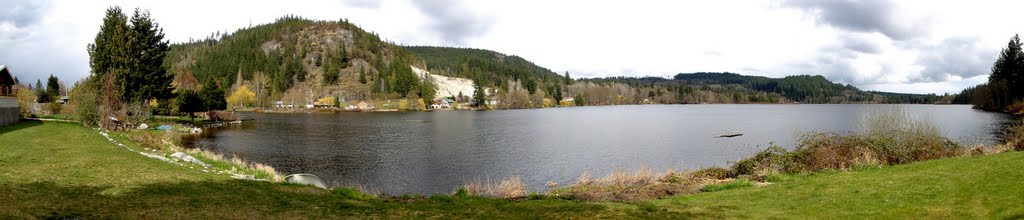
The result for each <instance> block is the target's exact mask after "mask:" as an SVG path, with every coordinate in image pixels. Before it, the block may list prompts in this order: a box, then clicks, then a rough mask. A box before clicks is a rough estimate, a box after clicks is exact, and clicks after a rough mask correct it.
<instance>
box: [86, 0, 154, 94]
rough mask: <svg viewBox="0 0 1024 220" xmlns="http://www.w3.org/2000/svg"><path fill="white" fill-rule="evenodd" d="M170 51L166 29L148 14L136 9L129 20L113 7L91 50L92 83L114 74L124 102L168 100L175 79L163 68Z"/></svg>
mask: <svg viewBox="0 0 1024 220" xmlns="http://www.w3.org/2000/svg"><path fill="white" fill-rule="evenodd" d="M129 21H130V22H131V23H130V24H129ZM168 50H170V47H169V46H168V42H167V41H164V34H163V29H161V28H160V27H159V26H158V25H157V23H156V22H154V21H153V19H152V18H150V14H149V12H143V11H141V10H140V9H135V13H134V14H133V16H132V17H131V19H130V20H129V18H128V16H126V15H125V14H124V13H123V12H122V11H121V8H120V7H116V6H115V7H111V8H109V9H107V14H106V16H105V17H104V18H103V24H102V25H101V26H100V32H99V33H97V34H96V38H95V42H93V43H92V44H89V46H88V51H89V66H90V67H91V69H92V74H93V76H94V77H92V79H102V78H103V76H105V75H106V74H115V76H114V79H115V80H116V82H117V85H118V87H119V88H118V90H119V91H120V92H121V94H119V96H120V97H119V98H120V99H121V100H123V101H131V102H145V101H147V100H149V99H151V98H161V99H163V98H169V97H170V92H171V86H170V84H171V80H172V79H173V76H172V75H170V74H168V73H167V71H166V70H165V69H164V68H163V66H162V65H163V60H164V57H165V56H166V54H167V51H168Z"/></svg>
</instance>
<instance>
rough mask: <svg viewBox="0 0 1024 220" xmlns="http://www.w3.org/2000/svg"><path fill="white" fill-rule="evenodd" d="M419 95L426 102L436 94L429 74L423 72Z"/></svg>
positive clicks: (430, 100) (431, 99) (431, 100)
mask: <svg viewBox="0 0 1024 220" xmlns="http://www.w3.org/2000/svg"><path fill="white" fill-rule="evenodd" d="M419 95H420V97H421V98H423V100H425V101H427V102H433V101H434V99H435V98H436V97H435V96H436V95H437V90H436V89H434V82H433V80H431V79H430V75H429V74H425V75H424V77H423V80H422V83H421V85H420V92H419Z"/></svg>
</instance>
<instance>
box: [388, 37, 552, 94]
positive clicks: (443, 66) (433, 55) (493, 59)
mask: <svg viewBox="0 0 1024 220" xmlns="http://www.w3.org/2000/svg"><path fill="white" fill-rule="evenodd" d="M405 48H406V49H407V50H409V52H411V53H412V54H413V55H415V56H416V58H417V59H419V60H422V61H424V62H425V64H426V66H427V68H429V70H430V72H431V73H435V74H441V75H447V76H455V77H462V78H469V79H473V80H474V81H477V82H481V84H482V85H484V86H496V85H501V84H503V83H506V82H508V80H510V79H521V80H523V79H531V80H539V81H541V82H556V81H561V80H564V77H563V76H560V75H558V74H557V73H555V72H552V71H551V70H549V69H548V68H544V67H541V66H537V65H536V64H533V63H532V62H530V61H528V60H526V59H523V58H522V57H519V56H515V55H505V54H502V53H499V52H495V51H490V50H483V49H473V48H453V47H432V46H406V47H405Z"/></svg>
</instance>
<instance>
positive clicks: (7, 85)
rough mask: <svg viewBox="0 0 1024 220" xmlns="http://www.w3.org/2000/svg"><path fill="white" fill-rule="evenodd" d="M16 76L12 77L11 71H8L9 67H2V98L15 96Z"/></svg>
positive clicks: (0, 77)
mask: <svg viewBox="0 0 1024 220" xmlns="http://www.w3.org/2000/svg"><path fill="white" fill-rule="evenodd" d="M14 84H17V82H14V76H13V75H11V70H9V69H7V65H0V96H15V93H16V92H17V91H14Z"/></svg>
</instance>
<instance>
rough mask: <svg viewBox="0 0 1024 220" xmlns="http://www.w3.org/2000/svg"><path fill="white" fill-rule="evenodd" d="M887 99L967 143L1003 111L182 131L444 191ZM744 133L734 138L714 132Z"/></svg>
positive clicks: (316, 124) (712, 142)
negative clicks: (472, 182)
mask: <svg viewBox="0 0 1024 220" xmlns="http://www.w3.org/2000/svg"><path fill="white" fill-rule="evenodd" d="M885 108H900V109H902V110H903V111H905V112H907V113H910V114H912V115H915V117H920V118H922V119H925V120H929V121H931V122H933V123H934V124H935V125H936V126H937V127H939V129H940V130H941V132H943V133H945V134H946V135H947V136H948V137H950V138H952V139H954V140H958V141H960V142H961V143H963V144H967V145H973V144H978V143H995V142H997V141H998V139H997V136H998V135H997V134H998V133H999V131H1000V129H1002V127H1003V126H1004V124H1005V123H1007V121H1009V117H1008V116H1006V115H1004V114H997V113H988V112H982V111H977V110H974V109H971V107H970V106H967V105H806V104H805V105H722V104H716V105H630V106H595V107H572V108H550V109H528V110H500V111H438V112H393V113H296V114H274V113H239V114H240V116H242V117H244V118H249V119H253V120H251V121H245V122H244V123H242V124H240V125H233V126H227V127H223V128H219V129H216V130H214V131H212V132H207V133H205V134H204V135H203V136H199V137H194V138H190V139H187V140H186V145H188V146H192V147H199V148H203V149H207V150H212V151H215V152H218V153H221V154H225V155H237V156H239V157H241V158H243V159H245V160H248V161H253V162H260V163H264V164H267V165H270V166H273V167H275V168H277V169H278V171H280V172H282V173H284V174H289V173H312V174H315V175H317V176H320V177H321V178H323V179H324V180H325V181H327V182H328V183H329V184H331V183H333V184H349V185H352V184H355V185H363V186H366V187H368V188H371V189H379V190H383V191H384V192H385V193H387V194H405V193H417V194H440V193H450V192H452V191H453V190H454V189H455V188H456V187H458V186H460V185H461V184H462V183H464V182H466V181H469V180H487V179H495V180H500V179H503V178H505V177H509V176H513V175H518V176H519V177H520V178H522V180H523V181H525V182H526V183H527V186H528V187H529V189H530V190H531V191H543V190H544V189H546V187H545V186H544V184H545V182H547V181H555V182H558V183H560V184H562V185H565V184H568V183H571V182H572V181H574V180H575V179H576V177H579V175H580V174H581V173H583V172H588V173H590V174H591V175H592V176H596V177H600V176H604V175H605V174H607V173H610V172H612V171H614V170H615V169H627V170H631V169H636V168H640V167H649V168H652V169H655V171H659V172H661V171H664V170H667V169H668V168H676V169H694V168H699V167H709V166H725V165H728V164H729V162H730V161H735V160H738V159H742V158H745V157H748V156H750V155H752V154H754V153H756V152H758V151H760V150H762V149H764V148H767V147H768V146H769V143H773V142H774V144H776V145H780V146H783V147H785V148H787V149H791V148H793V147H794V145H795V143H796V141H797V139H798V138H799V137H800V135H802V134H804V133H806V132H809V131H821V132H850V131H853V130H856V129H857V128H858V121H860V119H861V118H862V117H863V115H865V114H866V113H868V112H871V111H877V110H879V109H885ZM727 133H742V134H743V135H742V136H739V137H734V138H716V136H718V135H721V134H727Z"/></svg>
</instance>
